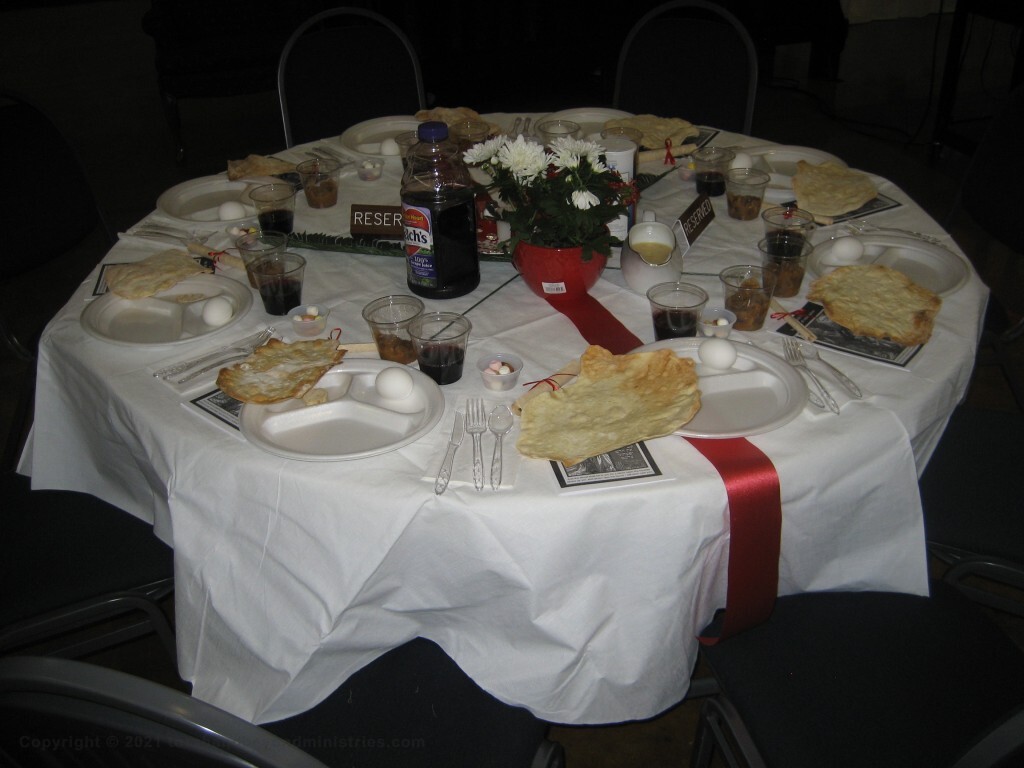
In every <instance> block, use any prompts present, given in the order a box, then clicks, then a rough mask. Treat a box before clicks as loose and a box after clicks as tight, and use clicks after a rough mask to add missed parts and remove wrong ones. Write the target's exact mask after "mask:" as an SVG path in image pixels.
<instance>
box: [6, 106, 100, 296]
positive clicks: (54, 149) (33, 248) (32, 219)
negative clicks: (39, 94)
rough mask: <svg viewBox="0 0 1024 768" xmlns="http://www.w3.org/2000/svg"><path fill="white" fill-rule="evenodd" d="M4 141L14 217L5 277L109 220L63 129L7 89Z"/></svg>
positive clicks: (9, 205) (48, 257) (9, 231)
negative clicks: (104, 215)
mask: <svg viewBox="0 0 1024 768" xmlns="http://www.w3.org/2000/svg"><path fill="white" fill-rule="evenodd" d="M0 147H3V150H2V152H3V161H4V169H5V170H6V171H7V178H8V182H7V183H6V184H3V185H2V186H0V209H2V210H3V212H4V218H5V219H6V220H7V221H9V222H10V223H11V226H9V227H7V228H6V231H5V233H4V248H3V253H4V257H3V258H0V280H7V279H8V278H10V277H13V276H15V275H19V274H22V273H23V272H27V271H29V270H31V269H35V268H36V267H38V266H39V265H40V263H42V262H46V261H49V260H51V259H53V258H56V257H58V256H60V255H62V254H63V253H65V252H67V251H68V250H70V249H71V248H72V247H74V246H75V245H77V244H78V243H79V242H81V241H82V240H84V239H85V238H86V237H87V236H88V235H90V234H91V233H92V232H93V230H95V229H96V227H97V226H99V225H101V224H103V225H104V226H105V222H104V221H103V218H102V216H101V214H100V210H99V206H98V205H97V202H96V196H95V194H94V193H93V189H92V186H91V185H90V183H89V180H88V178H87V177H86V174H85V171H84V169H83V167H82V163H81V160H80V159H79V157H78V154H77V152H76V151H75V150H74V149H73V148H72V146H71V144H70V143H69V142H68V140H67V139H66V138H65V137H64V135H63V134H62V133H61V131H60V129H59V128H57V126H56V125H55V124H54V123H53V121H52V120H51V119H50V118H49V117H48V116H47V115H46V114H45V113H44V112H43V111H42V110H41V109H40V108H39V107H37V106H36V105H35V104H33V103H31V102H30V101H29V100H27V99H25V98H24V97H22V96H19V95H16V94H13V93H9V92H2V91H0ZM48 202H49V203H51V204H50V205H48V204H47V203H48ZM55 210H57V211H59V215H55V214H54V211H55ZM107 234H108V238H107V239H108V240H111V242H112V238H111V237H110V236H109V231H108V233H107ZM26 256H30V258H26Z"/></svg>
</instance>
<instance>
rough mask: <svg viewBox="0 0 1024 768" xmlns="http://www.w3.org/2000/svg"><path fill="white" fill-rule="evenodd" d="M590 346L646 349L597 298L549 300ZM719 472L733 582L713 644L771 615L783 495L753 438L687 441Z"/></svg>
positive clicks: (704, 638)
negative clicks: (724, 497) (726, 502)
mask: <svg viewBox="0 0 1024 768" xmlns="http://www.w3.org/2000/svg"><path fill="white" fill-rule="evenodd" d="M548 303H549V304H551V306H552V307H554V308H555V309H556V310H558V311H559V312H561V313H562V314H563V315H565V316H566V317H568V318H569V320H571V321H572V323H573V325H575V326H576V329H577V330H578V331H579V332H580V335H581V336H583V338H584V339H586V340H587V342H588V343H590V344H598V345H600V346H602V347H604V348H605V349H607V350H608V351H610V352H612V353H614V354H616V355H622V354H625V353H626V352H629V351H631V350H634V349H636V348H637V347H639V346H642V345H643V342H642V341H641V340H640V339H638V338H637V337H636V336H634V335H633V334H632V333H631V332H630V331H629V329H628V328H626V327H625V326H624V325H623V324H622V322H621V321H620V320H619V319H618V318H617V317H615V315H613V314H612V313H611V312H609V311H608V310H607V309H605V308H604V306H603V305H602V304H601V303H600V302H599V301H598V300H597V299H595V298H594V297H592V296H590V295H589V294H587V295H586V296H585V297H584V298H582V299H574V300H566V299H555V298H553V299H549V301H548ZM686 439H687V440H688V441H689V442H690V444H691V445H693V447H694V448H696V449H697V450H698V451H700V453H701V455H703V456H704V458H706V459H707V460H708V461H710V462H711V464H712V465H713V466H714V467H715V469H716V470H718V474H719V475H721V477H722V481H723V482H724V483H725V491H726V494H727V495H728V497H729V584H728V587H727V589H726V610H725V617H724V621H723V622H722V625H721V630H720V631H719V632H718V633H717V634H711V633H709V634H708V635H705V636H701V638H700V641H701V642H702V643H705V644H710V645H713V644H714V643H717V642H718V641H719V640H723V639H725V638H726V637H729V636H730V635H734V634H736V633H737V632H741V631H742V630H744V629H749V628H750V627H752V626H754V625H756V624H759V623H760V622H762V621H764V620H765V619H767V618H768V616H769V615H771V612H772V608H773V607H774V606H775V596H776V593H777V592H778V581H779V548H780V542H781V536H782V496H781V493H780V490H779V475H778V473H777V472H776V471H775V465H774V464H772V462H771V459H769V458H768V457H767V456H766V455H765V454H764V453H763V452H762V451H761V450H760V449H759V448H757V447H756V446H755V445H754V444H753V443H751V442H750V441H749V440H747V439H745V438H742V437H736V438H729V439H724V440H707V439H703V438H686Z"/></svg>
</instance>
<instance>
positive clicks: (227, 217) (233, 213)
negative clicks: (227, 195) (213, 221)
mask: <svg viewBox="0 0 1024 768" xmlns="http://www.w3.org/2000/svg"><path fill="white" fill-rule="evenodd" d="M245 216H246V211H245V206H244V205H242V204H241V203H239V202H236V201H235V200H228V201H226V202H223V203H221V204H220V207H219V208H217V218H219V219H220V220H221V221H234V220H235V219H244V218H245Z"/></svg>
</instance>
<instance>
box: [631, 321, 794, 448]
mask: <svg viewBox="0 0 1024 768" xmlns="http://www.w3.org/2000/svg"><path fill="white" fill-rule="evenodd" d="M705 341H707V339H704V338H685V339H666V340H664V341H656V342H654V343H653V344H645V345H644V346H642V347H638V348H637V349H635V350H633V351H634V352H651V351H653V350H656V349H671V350H672V351H673V352H675V353H676V355H678V356H679V357H689V358H691V359H693V360H694V361H695V362H696V363H697V376H698V378H699V381H698V384H697V387H698V389H700V410H699V411H697V415H696V416H694V417H693V418H692V419H691V420H690V421H689V422H688V423H687V424H685V425H683V426H682V427H681V428H680V429H677V430H676V432H675V433H676V434H677V435H682V436H683V437H707V438H719V439H722V438H727V437H747V436H749V435H759V434H762V433H764V432H770V431H772V430H773V429H778V428H779V427H781V426H782V425H784V424H787V423H789V422H790V421H792V420H793V419H794V418H795V417H796V416H797V414H799V413H800V411H802V410H803V408H804V406H805V405H806V404H807V385H806V384H805V383H804V380H803V379H802V378H801V377H800V374H799V373H797V371H796V369H795V368H794V367H793V366H791V365H790V364H789V363H787V362H786V361H785V360H783V359H782V358H780V357H776V356H775V355H773V354H771V353H770V352H765V351H764V350H763V349H759V348H757V347H754V346H751V345H750V344H743V343H741V342H735V341H733V342H731V343H732V344H733V346H734V347H736V362H735V363H734V364H733V367H732V368H729V369H728V370H724V371H723V370H718V369H715V368H709V367H708V366H706V365H704V364H703V363H701V362H700V356H699V355H698V352H697V351H698V349H699V348H700V345H701V344H702V343H703V342H705Z"/></svg>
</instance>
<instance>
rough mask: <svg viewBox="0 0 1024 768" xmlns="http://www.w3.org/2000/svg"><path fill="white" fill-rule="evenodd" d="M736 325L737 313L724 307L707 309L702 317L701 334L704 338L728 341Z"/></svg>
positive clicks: (702, 313)
mask: <svg viewBox="0 0 1024 768" xmlns="http://www.w3.org/2000/svg"><path fill="white" fill-rule="evenodd" d="M735 323H736V313H735V312H731V311H730V310H728V309H723V308H722V307H706V308H705V309H704V311H703V312H701V315H700V332H701V335H702V336H714V337H715V338H717V339H727V338H729V334H730V333H732V327H733V325H735Z"/></svg>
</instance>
